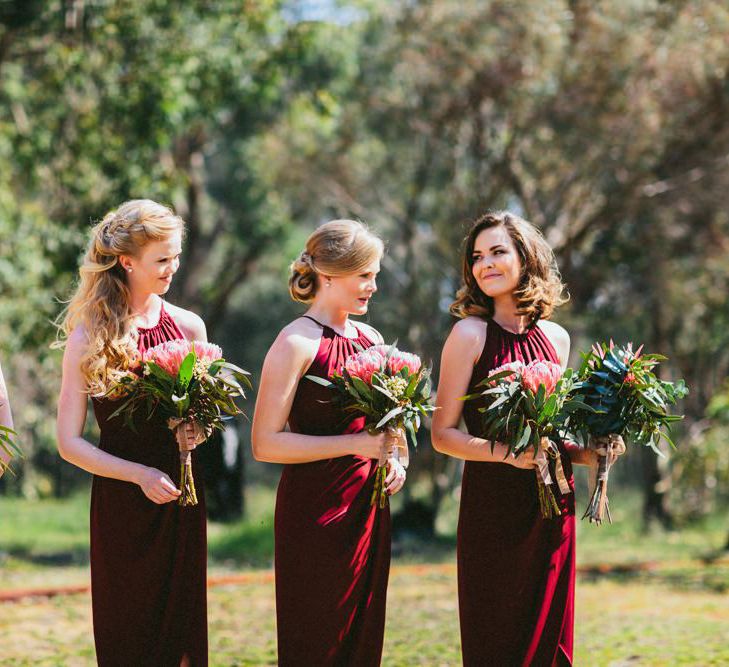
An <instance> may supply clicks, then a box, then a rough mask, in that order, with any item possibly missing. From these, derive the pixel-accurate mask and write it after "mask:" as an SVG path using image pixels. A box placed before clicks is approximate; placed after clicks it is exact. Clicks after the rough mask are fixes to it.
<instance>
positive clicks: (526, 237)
mask: <svg viewBox="0 0 729 667" xmlns="http://www.w3.org/2000/svg"><path fill="white" fill-rule="evenodd" d="M500 226H503V227H504V228H505V229H506V231H507V233H508V234H509V236H510V237H511V240H512V241H513V242H514V246H515V247H516V251H517V253H518V255H519V261H520V263H521V276H520V278H519V282H518V284H517V286H516V289H515V290H514V298H515V300H516V306H517V312H518V313H519V315H524V316H526V317H527V318H528V320H529V324H530V325H531V326H533V325H535V324H536V323H537V321H538V320H540V319H548V318H549V317H550V316H551V314H552V312H553V311H554V309H555V308H556V307H557V306H560V305H562V304H563V303H565V302H566V301H567V298H565V297H564V296H563V292H564V289H565V286H564V284H563V283H562V279H561V276H560V274H559V269H558V268H557V260H556V258H555V256H554V252H553V251H552V248H551V247H550V246H549V244H548V243H547V241H546V240H545V239H544V236H542V233H541V232H540V231H539V229H537V228H536V227H535V226H534V225H532V224H531V223H530V222H527V221H526V220H524V219H523V218H520V217H519V216H518V215H514V214H513V213H509V212H508V211H495V212H489V213H486V214H485V215H482V216H481V217H480V218H478V219H477V220H476V221H475V222H474V223H473V225H472V226H471V229H470V230H469V232H468V236H466V238H465V239H464V243H463V257H462V260H461V273H462V284H461V288H460V289H459V290H458V292H457V294H456V300H455V301H454V302H453V303H452V304H451V307H450V311H451V313H452V314H453V315H455V316H456V317H459V318H463V317H468V316H469V315H475V316H476V317H482V318H486V319H488V318H490V317H493V315H494V300H493V299H492V298H491V297H489V296H487V295H486V294H484V293H483V292H482V291H481V288H480V287H479V286H478V283H477V282H476V278H474V276H473V263H474V262H473V249H474V246H475V244H476V239H477V238H478V235H479V234H480V233H481V232H482V231H483V230H484V229H490V228H492V227H500Z"/></svg>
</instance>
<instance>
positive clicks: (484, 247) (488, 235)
mask: <svg viewBox="0 0 729 667" xmlns="http://www.w3.org/2000/svg"><path fill="white" fill-rule="evenodd" d="M471 261H472V267H471V272H472V273H473V277H474V278H475V279H476V283H477V284H478V286H479V288H480V289H481V291H482V292H483V293H484V294H485V295H486V296H490V297H491V298H492V299H493V298H496V297H499V296H503V295H505V294H511V293H512V292H513V291H514V290H515V289H516V286H517V285H518V284H519V278H520V277H521V271H522V266H521V261H520V259H519V253H518V252H517V249H516V246H515V245H514V241H512V239H511V236H509V232H508V231H507V230H506V227H505V226H504V225H498V226H497V227H488V228H486V229H484V230H482V231H481V232H480V233H479V235H478V236H477V237H476V242H475V243H474V244H473V255H472V256H471Z"/></svg>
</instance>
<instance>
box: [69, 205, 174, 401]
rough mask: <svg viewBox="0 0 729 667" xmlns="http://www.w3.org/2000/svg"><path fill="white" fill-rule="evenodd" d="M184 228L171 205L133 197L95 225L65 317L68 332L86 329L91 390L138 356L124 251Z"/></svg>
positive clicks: (85, 369) (101, 389) (85, 367)
mask: <svg viewBox="0 0 729 667" xmlns="http://www.w3.org/2000/svg"><path fill="white" fill-rule="evenodd" d="M184 228H185V223H184V221H183V220H182V218H180V217H179V216H177V215H175V213H174V212H173V211H172V210H171V209H169V208H167V207H166V206H163V205H161V204H158V203H156V202H154V201H151V200H149V199H134V200H131V201H127V202H125V203H124V204H122V205H121V206H120V207H119V208H117V209H116V210H113V211H109V212H108V213H107V214H106V215H105V216H104V218H103V220H101V222H99V223H98V224H96V225H95V226H94V228H93V229H92V230H91V239H90V241H89V245H88V247H87V249H86V254H85V255H84V258H83V263H82V264H81V268H80V269H79V273H80V280H79V283H78V287H77V289H76V292H75V294H74V295H73V297H72V298H71V300H70V302H69V304H68V307H67V308H66V310H65V312H64V313H63V314H62V315H61V318H60V319H61V322H60V329H61V336H62V337H63V338H68V336H69V335H70V334H71V332H72V331H73V330H74V329H75V328H76V327H79V326H80V327H83V330H84V332H85V334H86V339H87V348H86V352H85V354H84V356H83V357H82V359H81V372H82V373H83V376H84V379H85V381H86V391H87V392H88V393H89V394H90V395H91V396H97V397H98V396H102V395H104V394H105V393H106V392H107V391H108V389H109V387H110V386H111V384H113V382H114V381H115V380H116V379H117V378H118V377H119V376H120V375H122V374H124V373H125V372H127V371H128V370H129V368H130V367H131V366H132V365H133V364H134V363H135V361H136V358H137V340H138V335H137V332H136V329H135V328H134V327H133V326H132V325H133V313H132V309H131V306H130V292H129V285H128V282H127V280H128V279H127V272H126V271H125V270H124V268H123V267H122V265H121V263H120V261H119V257H120V256H121V255H129V256H132V257H134V256H137V255H138V254H139V252H140V251H141V249H142V248H144V246H146V245H147V244H148V243H151V242H153V241H164V240H166V239H168V238H169V237H170V236H171V235H172V234H174V233H176V232H182V233H184ZM63 344H64V341H63V340H61V341H60V342H59V343H58V345H59V346H62V345H63Z"/></svg>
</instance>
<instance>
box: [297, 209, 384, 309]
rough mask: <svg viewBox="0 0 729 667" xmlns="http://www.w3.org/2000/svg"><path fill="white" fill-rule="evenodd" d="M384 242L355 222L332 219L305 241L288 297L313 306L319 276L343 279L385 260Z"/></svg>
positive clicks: (364, 226) (365, 227)
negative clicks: (380, 260) (381, 259)
mask: <svg viewBox="0 0 729 667" xmlns="http://www.w3.org/2000/svg"><path fill="white" fill-rule="evenodd" d="M383 250H384V246H383V243H382V239H381V238H380V237H379V236H377V235H376V234H374V233H373V232H371V231H370V230H369V229H368V228H367V226H366V225H364V224H362V223H361V222H357V221H355V220H332V221H331V222H326V223H324V224H323V225H321V226H320V227H319V228H318V229H316V231H314V232H313V233H312V234H311V236H309V238H308V239H307V240H306V246H305V248H304V250H302V251H301V254H300V255H299V256H298V257H297V258H296V259H295V260H294V261H293V262H292V264H291V267H290V268H291V271H290V276H289V294H291V298H292V299H293V300H294V301H300V302H301V303H311V302H312V301H313V300H314V297H315V296H316V293H317V290H318V289H319V283H320V279H319V277H318V276H322V275H324V276H344V275H348V274H352V273H357V271H361V270H362V269H363V268H365V267H366V266H367V265H368V264H371V263H372V262H374V261H375V260H378V259H380V257H382V253H383Z"/></svg>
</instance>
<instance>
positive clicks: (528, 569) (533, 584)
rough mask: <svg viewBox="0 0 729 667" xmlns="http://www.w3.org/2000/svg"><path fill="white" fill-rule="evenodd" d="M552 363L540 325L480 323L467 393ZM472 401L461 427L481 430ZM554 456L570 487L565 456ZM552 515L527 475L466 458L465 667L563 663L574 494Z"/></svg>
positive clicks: (570, 612)
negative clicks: (516, 366)
mask: <svg viewBox="0 0 729 667" xmlns="http://www.w3.org/2000/svg"><path fill="white" fill-rule="evenodd" d="M535 359H543V360H548V361H553V362H557V361H558V359H557V355H556V352H555V350H554V348H553V347H552V345H551V343H550V342H549V340H548V339H547V337H546V335H545V334H544V332H543V331H542V329H541V328H540V327H539V326H535V327H533V328H531V329H529V330H528V331H527V332H526V333H523V334H515V333H512V332H509V331H507V330H506V329H503V328H502V327H500V326H499V325H498V324H496V322H494V321H491V320H490V321H489V322H488V325H487V334H486V341H485V344H484V349H483V351H482V353H481V357H480V358H479V360H478V362H477V363H476V365H475V367H474V369H473V375H472V378H471V382H470V386H469V390H468V392H469V393H474V392H476V391H478V390H477V389H476V385H477V384H478V383H479V382H480V381H481V380H482V379H483V378H485V377H486V376H487V375H488V373H489V371H491V370H492V369H494V368H496V367H497V366H500V365H502V364H505V363H507V362H510V361H516V360H520V361H524V362H525V363H528V362H529V361H532V360H535ZM478 407H479V406H478V402H477V401H469V402H467V403H466V404H465V406H464V419H465V421H466V426H467V428H468V432H469V433H471V434H473V435H480V433H481V413H479V412H478ZM562 460H563V465H564V470H565V475H566V476H567V479H568V482H569V484H570V487H571V488H572V489H573V490H574V482H573V479H572V467H571V465H570V462H569V457H568V455H567V454H566V453H565V452H563V453H562ZM557 501H558V503H559V504H560V507H561V515H560V516H558V517H556V518H553V519H543V518H542V516H541V513H540V509H539V498H538V494H537V484H536V478H535V473H534V471H532V470H522V469H518V468H515V467H513V466H510V465H508V464H505V463H482V462H476V461H467V462H466V464H465V468H464V472H463V483H462V489H461V508H460V516H459V522H458V602H459V611H460V620H461V643H462V647H463V664H464V665H465V666H466V667H485V666H487V665H488V666H491V665H493V666H495V667H502V666H504V667H506V666H507V665H508V666H510V667H511V666H519V665H523V666H525V667H526V666H527V665H534V666H535V667H537V666H542V665H544V666H547V667H548V666H550V665H571V664H572V649H573V626H574V591H575V505H574V493H571V494H567V495H565V496H561V497H560V496H558V500H557Z"/></svg>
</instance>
